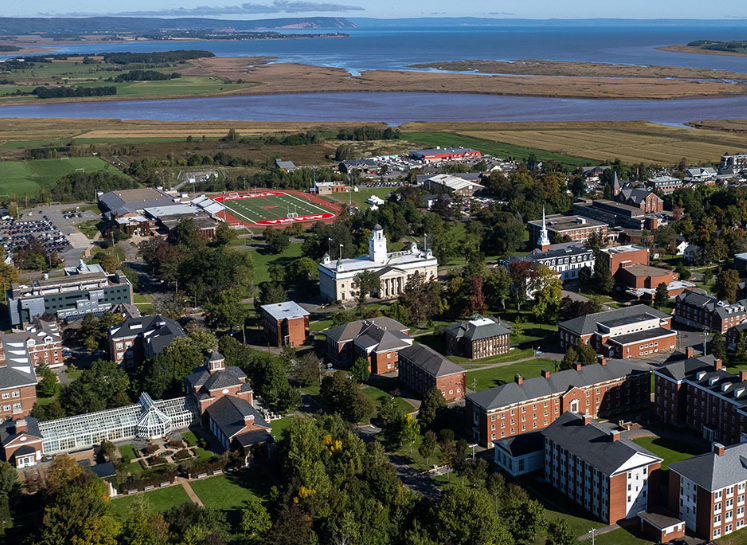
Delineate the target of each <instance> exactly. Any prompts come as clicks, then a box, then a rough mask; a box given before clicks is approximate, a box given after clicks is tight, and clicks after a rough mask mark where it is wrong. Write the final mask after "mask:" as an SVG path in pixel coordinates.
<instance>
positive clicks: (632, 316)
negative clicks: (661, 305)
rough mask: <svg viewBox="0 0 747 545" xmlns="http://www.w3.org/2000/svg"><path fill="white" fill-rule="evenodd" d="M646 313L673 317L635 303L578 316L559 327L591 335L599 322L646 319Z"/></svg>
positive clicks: (560, 324) (656, 316) (651, 315)
mask: <svg viewBox="0 0 747 545" xmlns="http://www.w3.org/2000/svg"><path fill="white" fill-rule="evenodd" d="M646 315H649V317H655V318H660V319H664V318H671V316H670V315H669V314H664V313H663V312H661V311H659V310H656V309H653V308H651V307H648V306H646V305H634V306H631V307H623V308H619V309H615V310H608V311H605V312H597V313H596V314H587V315H585V316H579V317H578V318H573V319H572V320H566V321H565V322H561V323H559V324H558V327H562V328H564V329H567V330H568V331H570V332H571V333H575V334H576V335H591V334H592V333H596V332H597V331H598V325H597V324H599V323H605V324H611V323H617V322H620V321H621V320H625V321H629V320H632V321H636V320H638V319H645V318H646Z"/></svg>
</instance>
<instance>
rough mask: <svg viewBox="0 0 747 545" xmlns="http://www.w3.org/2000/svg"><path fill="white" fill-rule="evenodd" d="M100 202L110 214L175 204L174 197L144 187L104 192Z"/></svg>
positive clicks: (121, 213)
mask: <svg viewBox="0 0 747 545" xmlns="http://www.w3.org/2000/svg"><path fill="white" fill-rule="evenodd" d="M99 203H101V204H102V205H103V206H104V207H105V208H106V209H107V213H108V214H109V215H111V213H113V214H114V215H115V216H121V215H123V214H131V213H135V212H137V211H139V210H145V209H146V208H152V207H155V206H168V205H170V204H174V199H172V198H171V197H169V196H167V195H164V194H163V193H161V192H160V191H157V190H155V189H151V188H142V189H124V190H121V191H110V192H109V193H104V194H103V195H102V196H101V197H100V198H99Z"/></svg>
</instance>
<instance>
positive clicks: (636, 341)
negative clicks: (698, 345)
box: [558, 305, 677, 359]
mask: <svg viewBox="0 0 747 545" xmlns="http://www.w3.org/2000/svg"><path fill="white" fill-rule="evenodd" d="M671 327H672V317H671V316H670V315H668V314H665V313H663V312H661V311H658V310H656V309H653V308H651V307H647V306H646V305H635V306H632V307H623V308H620V309H616V310H609V311H605V312H598V313H596V314H587V315H585V316H579V317H578V318H573V319H572V320H566V321H565V322H561V323H560V324H558V337H559V339H560V346H561V347H562V348H565V349H568V348H569V347H571V346H573V345H575V344H576V343H578V342H583V343H586V344H590V345H591V346H592V347H593V348H594V350H596V351H597V353H598V354H601V355H602V356H604V357H610V358H620V359H628V358H639V357H643V356H647V355H649V354H655V353H659V352H669V351H671V350H673V349H674V347H675V344H676V342H677V333H676V332H674V331H672V330H671Z"/></svg>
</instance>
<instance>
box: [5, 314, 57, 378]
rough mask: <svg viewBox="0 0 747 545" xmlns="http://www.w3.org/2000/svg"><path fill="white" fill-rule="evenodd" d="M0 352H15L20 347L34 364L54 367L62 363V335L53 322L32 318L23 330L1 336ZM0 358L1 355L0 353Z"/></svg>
mask: <svg viewBox="0 0 747 545" xmlns="http://www.w3.org/2000/svg"><path fill="white" fill-rule="evenodd" d="M1 340H2V343H1V344H0V352H4V351H5V346H6V345H7V347H8V348H7V349H8V350H9V353H13V352H17V351H18V349H19V348H20V347H23V349H24V350H25V351H26V353H27V354H28V356H29V358H30V359H31V361H32V362H33V364H34V367H39V365H41V364H42V363H43V364H45V365H47V366H48V367H51V368H55V367H60V366H62V365H63V363H64V362H63V358H62V335H61V334H60V330H59V329H58V327H57V323H55V322H46V321H44V320H41V319H39V318H34V320H33V323H32V324H30V325H28V326H26V330H25V331H21V332H16V333H8V334H6V335H3V336H2V339H1ZM0 359H2V356H1V355H0Z"/></svg>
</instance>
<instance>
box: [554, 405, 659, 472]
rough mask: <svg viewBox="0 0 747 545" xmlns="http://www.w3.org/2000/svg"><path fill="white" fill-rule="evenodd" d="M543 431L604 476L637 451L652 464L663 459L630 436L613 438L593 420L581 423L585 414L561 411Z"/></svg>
mask: <svg viewBox="0 0 747 545" xmlns="http://www.w3.org/2000/svg"><path fill="white" fill-rule="evenodd" d="M542 434H543V435H544V437H545V438H546V439H549V440H550V441H552V442H553V443H556V444H558V445H560V446H562V447H563V448H564V449H565V450H566V451H568V452H571V453H573V454H575V455H576V456H577V457H578V458H581V459H582V460H584V461H585V462H587V463H589V465H591V466H593V467H595V468H596V469H598V470H599V471H602V472H603V473H605V474H606V475H613V474H614V473H615V472H616V471H618V469H619V468H620V467H621V466H623V465H624V464H625V463H626V462H627V461H628V460H630V459H631V458H632V457H633V456H635V455H636V454H643V455H646V456H649V457H651V458H652V459H651V462H652V463H653V462H655V461H659V462H661V461H663V460H662V458H659V457H658V456H656V455H654V454H652V453H651V452H649V451H648V450H646V449H645V448H643V447H640V446H638V445H636V444H635V443H634V442H633V441H630V440H629V439H624V438H620V439H618V440H617V441H613V440H612V437H611V432H610V430H609V429H607V428H604V427H602V426H601V425H599V424H597V423H596V422H593V421H592V422H591V423H589V424H586V425H584V417H583V416H581V415H578V414H574V413H571V412H566V413H563V414H562V415H561V416H560V418H558V419H557V420H556V421H555V422H553V423H552V424H550V425H549V426H548V427H547V428H545V429H544V430H543V431H542Z"/></svg>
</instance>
